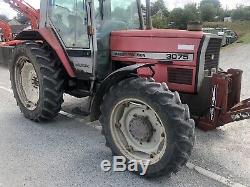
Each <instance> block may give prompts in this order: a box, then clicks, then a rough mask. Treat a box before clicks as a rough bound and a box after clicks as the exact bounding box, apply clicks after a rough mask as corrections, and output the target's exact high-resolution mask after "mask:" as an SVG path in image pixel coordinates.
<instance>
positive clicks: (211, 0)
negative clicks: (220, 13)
mask: <svg viewBox="0 0 250 187" xmlns="http://www.w3.org/2000/svg"><path fill="white" fill-rule="evenodd" d="M206 5H212V6H213V7H214V8H216V9H219V8H220V7H221V3H220V1H219V0H202V1H201V3H200V6H201V7H202V6H206Z"/></svg>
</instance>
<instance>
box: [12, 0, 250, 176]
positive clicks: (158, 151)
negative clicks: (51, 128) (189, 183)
mask: <svg viewBox="0 0 250 187" xmlns="http://www.w3.org/2000/svg"><path fill="white" fill-rule="evenodd" d="M146 5H147V6H146V7H147V16H146V23H147V24H146V28H145V25H144V18H143V15H142V11H141V1H140V0H126V1H120V0H74V1H72V0H43V1H41V7H40V24H39V29H36V30H29V31H23V32H22V33H20V34H19V35H18V36H17V37H16V40H20V41H22V44H18V45H17V46H16V47H15V48H14V52H13V60H12V61H11V63H10V75H11V83H12V88H13V92H14V96H15V98H16V100H17V103H18V106H19V107H20V109H21V111H22V113H23V114H24V116H25V117H26V118H28V119H30V120H33V121H35V122H43V121H49V120H51V119H53V118H55V117H56V116H57V115H58V113H59V111H60V110H61V105H62V103H63V94H64V93H67V94H70V95H72V96H75V97H88V98H89V106H88V108H89V111H88V113H89V114H90V116H91V120H92V121H95V120H99V121H100V122H101V124H102V133H103V134H104V136H105V138H106V143H107V146H108V147H110V149H111V150H112V152H113V154H114V155H119V156H125V157H126V158H127V160H128V161H131V160H138V161H139V160H149V161H150V165H149V167H148V170H147V173H146V176H147V177H154V176H160V175H169V174H171V173H176V172H177V171H179V169H180V168H181V166H183V165H185V163H186V162H187V161H188V158H189V156H190V154H191V150H192V148H193V146H194V140H195V135H194V130H195V122H194V120H192V119H191V117H190V115H192V117H193V118H194V119H196V121H197V125H199V126H200V127H203V128H205V129H212V128H216V127H217V126H220V125H224V124H225V123H228V122H231V121H234V120H241V119H245V118H248V117H249V113H248V111H249V108H248V107H249V104H248V101H244V102H243V103H240V104H238V103H239V99H240V82H241V75H242V72H241V71H240V70H229V71H228V72H218V69H219V53H220V46H221V39H220V38H218V37H217V36H214V35H208V34H204V33H203V32H201V31H199V32H195V31H178V30H157V29H152V28H151V24H150V23H151V21H150V2H149V0H148V1H147V3H146ZM178 92H180V93H181V96H180V95H179V94H178ZM182 103H185V104H182ZM188 105H189V107H190V108H191V114H190V112H189V107H188ZM232 107H233V108H232ZM139 168H140V167H139ZM139 170H140V169H139Z"/></svg>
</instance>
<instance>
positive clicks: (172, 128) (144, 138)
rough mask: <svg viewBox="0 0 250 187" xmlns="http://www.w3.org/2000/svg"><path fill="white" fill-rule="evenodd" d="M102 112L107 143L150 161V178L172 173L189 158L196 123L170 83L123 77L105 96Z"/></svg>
mask: <svg viewBox="0 0 250 187" xmlns="http://www.w3.org/2000/svg"><path fill="white" fill-rule="evenodd" d="M101 113H102V114H101V117H100V122H101V123H102V126H103V134H104V136H105V138H106V144H107V146H108V147H110V149H111V150H112V153H113V154H114V155H115V156H125V157H126V159H127V160H128V161H131V160H137V161H139V160H143V161H145V160H150V165H149V167H148V170H147V172H146V174H145V176H146V177H157V176H162V175H167V176H169V175H171V174H172V173H176V172H178V171H179V170H180V168H181V167H182V166H183V165H185V164H186V162H187V161H188V159H189V156H190V154H191V150H192V148H193V146H194V140H195V135H194V129H195V124H194V121H193V120H192V119H190V114H189V109H188V107H187V105H183V104H181V101H180V97H179V95H178V93H172V92H171V91H169V90H168V88H167V86H166V84H159V83H155V82H152V81H148V80H146V79H142V78H129V79H127V80H123V81H121V82H120V83H119V84H117V85H115V86H113V87H112V88H111V89H110V91H109V92H108V93H107V94H106V96H105V97H104V102H103V105H102V107H101ZM136 173H137V174H140V173H141V168H140V167H139V171H138V172H136Z"/></svg>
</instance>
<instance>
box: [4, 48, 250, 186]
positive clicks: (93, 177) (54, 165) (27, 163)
mask: <svg viewBox="0 0 250 187" xmlns="http://www.w3.org/2000/svg"><path fill="white" fill-rule="evenodd" d="M249 51H250V45H235V46H234V47H229V48H226V49H223V50H222V56H221V67H222V68H225V69H226V68H230V67H233V68H240V69H243V70H244V71H245V74H244V78H243V90H242V96H243V98H247V97H248V96H250V92H249V90H248V88H249V85H250V82H249V81H248V80H250V72H249V71H248V70H249V69H250V65H249V64H250V59H249V58H248V54H249ZM8 77H9V75H8V71H7V69H6V68H5V67H0V96H1V98H4V99H2V100H1V102H0V186H1V187H2V186H4V187H5V186H7V187H8V186H31V187H34V186H85V185H88V186H118V185H120V186H152V185H153V186H163V185H164V186H190V187H191V186H192V187H193V186H207V187H210V186H224V185H223V184H221V183H218V182H215V181H214V180H212V179H210V178H208V177H205V176H203V175H201V174H199V173H197V172H195V171H193V170H189V169H188V168H186V167H185V168H183V170H182V171H181V172H179V173H178V174H177V175H174V176H173V177H172V178H171V179H168V178H166V177H163V178H160V179H155V180H146V179H143V178H140V177H138V176H135V175H133V174H130V173H128V172H125V173H103V172H102V171H101V170H100V163H101V161H102V160H103V159H111V152H110V150H109V149H107V148H106V147H105V146H104V143H105V141H104V138H103V137H102V136H101V135H100V131H98V130H96V129H95V128H92V127H90V126H88V125H86V124H85V123H81V122H79V121H78V120H75V119H71V118H67V117H64V116H62V115H60V116H59V117H58V118H57V119H56V120H54V121H52V122H51V123H48V124H36V123H33V122H31V121H29V120H26V119H24V118H23V116H22V115H21V114H20V112H19V110H18V108H17V107H16V104H15V101H14V99H13V96H12V94H10V93H9V92H8V91H6V89H5V90H4V89H1V87H2V88H10V83H9V81H6V80H8V79H9V78H8ZM65 99H66V102H65V103H64V106H63V109H64V110H65V111H68V112H70V113H71V112H72V110H73V109H75V108H76V107H82V106H83V104H82V103H84V100H82V99H73V98H71V97H69V96H65ZM249 122H250V121H249V120H245V121H242V122H238V123H232V124H229V125H227V126H225V127H222V128H219V129H217V130H214V131H211V132H208V133H205V132H202V131H200V130H196V134H197V141H196V145H195V148H194V151H193V155H192V157H191V159H190V162H191V163H194V164H196V165H198V166H201V167H202V168H205V169H207V170H209V171H211V172H214V173H216V174H219V175H221V176H223V177H226V178H228V179H230V180H231V181H234V182H238V183H241V184H243V185H246V186H249V184H250V126H249Z"/></svg>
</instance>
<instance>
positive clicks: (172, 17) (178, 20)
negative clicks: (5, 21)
mask: <svg viewBox="0 0 250 187" xmlns="http://www.w3.org/2000/svg"><path fill="white" fill-rule="evenodd" d="M228 1H229V0H228ZM230 16H232V18H233V20H250V6H239V7H237V8H236V9H235V10H224V9H223V8H222V7H221V3H220V0H202V1H201V2H200V6H199V7H198V6H197V5H196V4H195V3H191V4H187V5H186V6H185V7H184V8H175V9H173V10H172V11H170V12H169V11H168V10H167V8H166V4H165V3H164V0H157V1H155V2H154V3H152V21H153V26H154V27H155V28H167V27H168V28H170V27H171V28H177V29H186V28H187V24H188V22H190V21H202V22H213V21H217V22H223V21H224V18H225V17H230Z"/></svg>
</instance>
